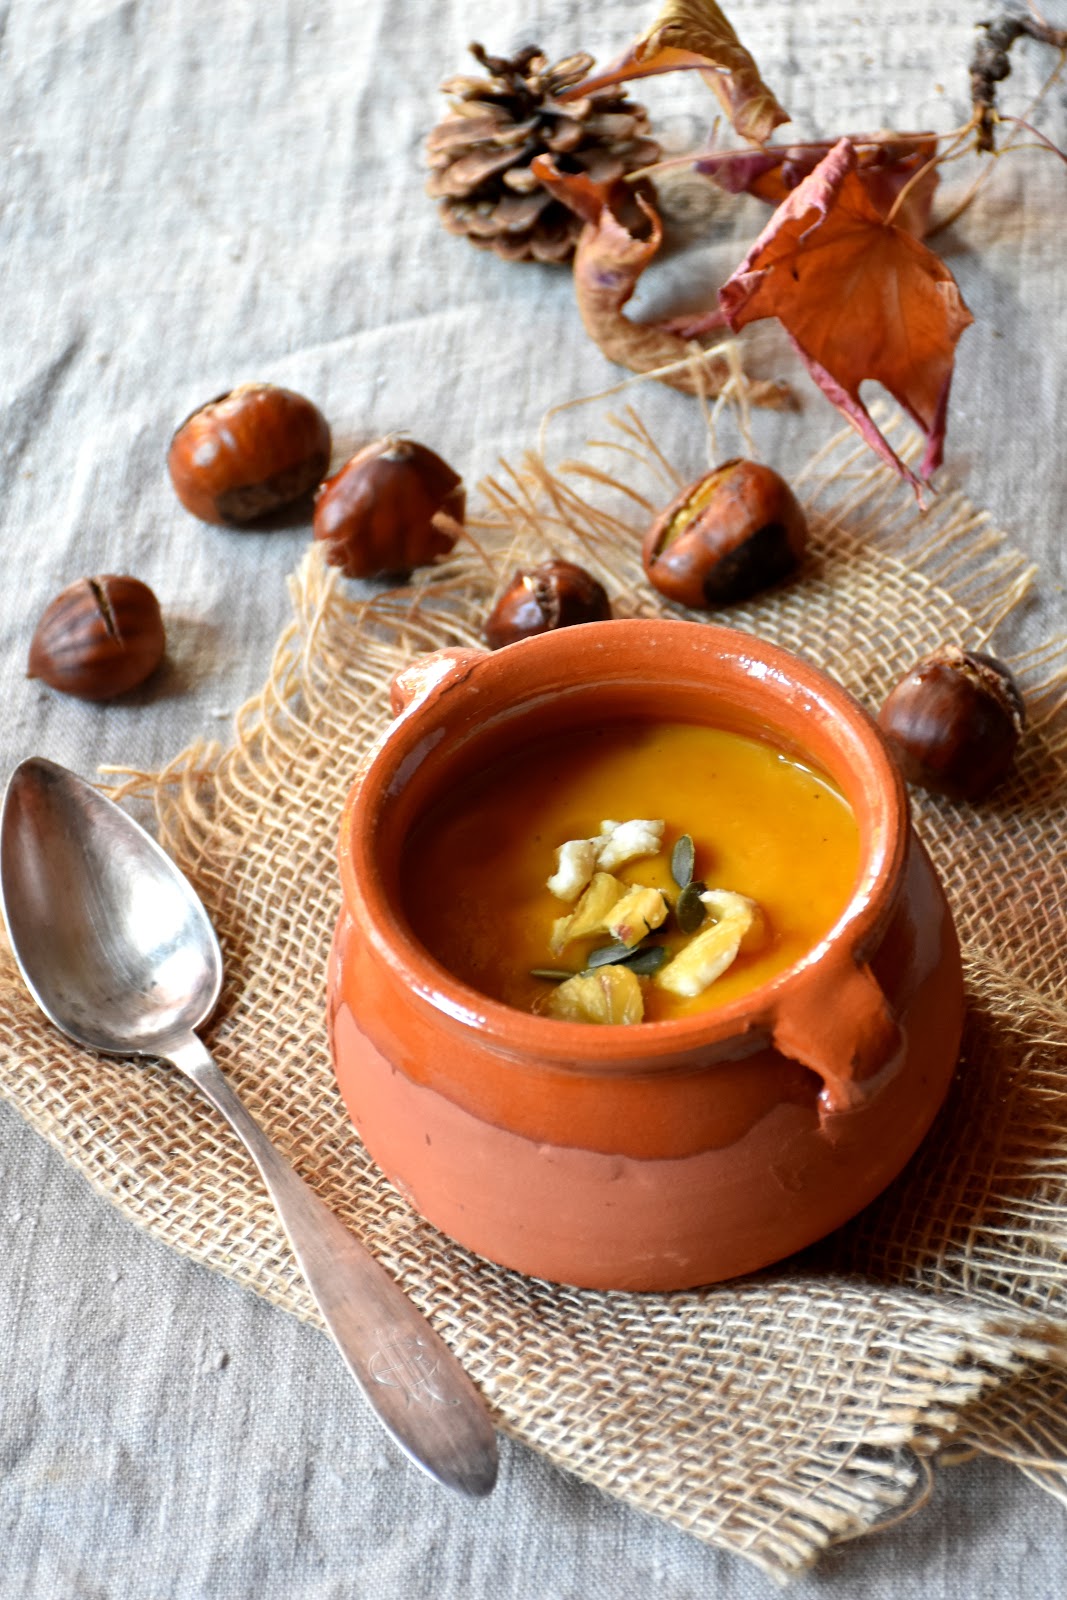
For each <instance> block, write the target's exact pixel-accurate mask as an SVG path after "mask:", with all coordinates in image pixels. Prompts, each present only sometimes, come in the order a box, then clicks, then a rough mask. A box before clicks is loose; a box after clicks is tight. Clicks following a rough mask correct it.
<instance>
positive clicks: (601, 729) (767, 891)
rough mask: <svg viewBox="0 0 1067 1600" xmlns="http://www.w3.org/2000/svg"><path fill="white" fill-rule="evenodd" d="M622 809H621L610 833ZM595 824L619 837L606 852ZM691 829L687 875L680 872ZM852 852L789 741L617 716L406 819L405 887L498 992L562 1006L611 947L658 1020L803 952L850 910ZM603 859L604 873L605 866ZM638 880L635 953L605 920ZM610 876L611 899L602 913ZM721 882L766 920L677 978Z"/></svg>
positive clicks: (855, 845)
mask: <svg viewBox="0 0 1067 1600" xmlns="http://www.w3.org/2000/svg"><path fill="white" fill-rule="evenodd" d="M615 818H622V819H624V820H623V822H621V823H616V824H614V830H613V827H612V819H615ZM639 821H643V822H644V823H645V824H646V832H645V833H644V835H641V834H640V833H638V834H637V835H636V836H635V837H636V848H634V849H632V850H631V848H630V847H628V846H627V844H626V842H625V839H626V836H625V834H624V832H623V830H624V829H625V828H626V827H627V825H628V824H630V825H631V826H632V824H634V823H637V822H639ZM649 830H651V831H649ZM599 838H605V839H607V840H609V841H610V840H612V839H613V838H614V839H618V838H622V840H623V843H622V845H621V846H620V847H618V848H616V849H615V850H614V852H613V854H611V855H609V854H606V853H605V852H604V851H603V850H601V852H600V859H599V860H598V859H597V849H596V846H597V843H598V839H599ZM685 839H689V840H691V841H692V848H691V851H690V857H691V859H690V862H689V865H688V871H687V872H685V873H684V874H683V873H681V872H679V871H678V870H677V869H676V871H675V872H673V873H672V857H673V856H674V852H675V849H676V847H677V846H678V843H679V841H680V840H685ZM578 842H581V843H582V844H583V845H585V846H586V849H585V851H584V863H585V865H586V867H587V868H588V869H590V870H588V871H587V873H586V874H584V881H583V874H582V872H581V871H579V873H578V875H577V877H575V876H573V875H572V876H571V878H570V881H569V882H567V883H565V884H563V885H560V884H559V883H558V882H557V881H556V879H557V877H558V872H559V868H560V865H561V863H560V857H561V854H562V853H563V852H564V851H566V850H567V846H568V844H569V843H578ZM571 854H572V855H574V854H576V852H573V851H572V852H571ZM620 858H621V859H620ZM858 860H859V833H858V829H857V827H856V822H855V818H854V817H853V815H852V812H851V810H850V809H849V807H848V805H847V803H846V801H845V799H844V797H843V795H842V794H841V792H840V790H839V789H837V787H836V786H835V785H834V784H833V783H832V782H831V781H830V780H829V779H828V778H826V777H825V776H824V775H823V774H821V773H819V772H817V771H815V770H814V769H812V768H811V767H810V766H807V765H804V764H803V763H801V762H799V761H798V760H797V759H796V758H795V757H794V756H792V755H790V754H789V753H787V752H786V751H784V750H782V749H780V748H777V747H776V746H775V745H773V744H772V743H770V742H768V741H767V740H765V739H757V738H752V737H750V736H746V735H744V734H741V733H737V732H734V731H733V730H731V729H725V728H715V727H705V726H701V725H699V724H697V723H681V722H679V723H670V722H663V723H660V722H646V721H634V722H626V721H621V722H611V723H606V724H600V725H594V726H591V727H585V728H574V729H570V730H568V731H566V732H564V733H562V734H558V735H547V736H545V737H544V738H542V739H540V740H537V741H534V742H533V743H531V744H530V745H529V746H527V747H526V748H524V749H521V750H519V751H516V752H514V753H511V754H509V755H508V756H506V757H503V758H501V759H500V760H499V761H498V762H496V763H495V764H493V765H491V766H490V767H489V768H488V769H485V770H482V771H480V772H478V773H476V774H474V775H472V777H470V778H468V779H467V780H466V781H465V782H464V783H462V784H461V785H459V787H458V788H456V789H454V790H452V791H451V792H450V793H449V794H448V796H447V797H446V798H445V799H444V800H442V801H441V802H439V803H438V805H436V806H434V807H433V808H432V809H431V810H430V812H429V813H428V814H427V815H426V816H425V817H424V818H423V819H422V820H421V821H420V823H419V824H418V826H417V827H416V829H415V830H414V831H413V833H412V836H411V840H410V845H409V847H408V849H407V850H406V852H405V859H404V863H403V868H402V871H403V888H402V899H403V904H404V909H405V911H406V913H407V916H408V917H409V919H410V922H411V926H412V928H413V930H414V932H415V933H416V935H417V936H418V938H419V939H420V940H421V941H422V943H423V944H424V945H425V946H426V948H427V949H428V950H429V951H430V952H431V954H432V955H434V956H435V957H436V958H437V960H438V961H440V962H441V964H442V966H444V967H446V968H447V969H448V970H449V971H450V972H451V973H453V974H454V975H455V976H456V977H457V978H459V979H460V980H461V981H462V982H464V983H468V984H470V986H471V987H472V988H474V989H477V990H480V991H481V993H483V994H485V995H488V996H490V997H491V998H492V999H494V1000H500V1001H503V1002H504V1003H505V1004H506V1005H511V1006H516V1007H518V1008H520V1009H522V1010H526V1011H532V1012H537V1013H541V1014H543V1015H547V1016H553V1015H559V1014H561V1011H562V1009H563V1008H561V1007H560V1006H559V1005H558V1004H557V995H555V994H554V993H553V990H554V989H556V988H557V986H560V985H564V984H566V983H567V980H568V976H573V975H578V974H580V973H582V972H583V971H594V972H595V971H600V972H601V973H603V972H604V971H605V969H606V968H607V967H608V966H610V965H615V964H616V962H614V961H609V960H606V959H603V958H605V957H610V956H611V954H612V944H614V947H615V950H616V952H617V953H618V955H620V956H621V961H620V962H619V963H618V964H620V965H622V966H623V967H625V968H626V969H627V971H628V972H630V971H634V972H635V976H636V977H638V978H640V987H639V988H637V986H636V983H635V985H634V988H635V989H636V992H637V994H638V997H639V1000H638V1005H639V1010H640V1020H645V1021H663V1020H667V1019H670V1018H675V1017H682V1016H688V1015H690V1014H693V1013H695V1012H698V1011H701V1010H704V1009H706V1008H708V1007H711V1006H715V1005H722V1004H724V1003H726V1002H727V1001H729V1000H733V999H736V998H738V997H739V996H740V995H743V994H745V993H746V992H747V991H749V990H751V989H754V988H757V987H758V986H759V985H760V984H762V983H764V982H766V981H767V980H768V979H770V978H773V977H775V976H777V974H779V973H780V972H782V971H784V970H785V969H786V968H787V967H790V966H792V965H794V963H795V962H797V961H799V960H800V958H801V957H802V956H804V955H806V954H807V952H808V951H809V950H811V949H812V948H813V947H814V946H815V945H816V944H817V943H818V942H819V940H820V939H821V938H823V937H824V935H825V934H826V933H827V932H828V930H829V929H830V928H831V927H832V926H833V924H834V922H836V920H837V918H838V917H839V916H840V914H841V912H842V910H843V909H844V907H845V904H846V902H847V900H848V897H849V895H850V893H851V890H852V886H853V883H854V881H855V878H856V871H857V866H858ZM604 864H606V865H607V866H608V867H609V868H610V869H611V870H610V871H608V872H604V871H600V870H597V869H598V868H599V867H600V866H602V865H604ZM683 875H684V876H686V878H687V880H688V881H687V882H686V883H682V882H680V881H679V878H680V877H681V876H683ZM640 889H648V890H650V891H652V893H651V895H649V896H647V897H645V898H646V915H648V916H649V918H650V922H651V924H652V925H651V926H649V927H648V928H647V930H646V929H644V927H643V925H641V926H640V927H639V929H638V930H634V931H641V932H642V937H640V938H639V939H633V940H632V943H631V944H630V947H629V948H630V951H631V952H632V953H629V954H628V953H627V942H626V940H620V939H615V940H614V941H612V940H611V938H610V935H611V932H612V929H613V927H617V926H618V925H619V924H618V923H617V922H614V923H613V921H612V917H613V914H614V913H615V912H616V910H617V908H618V907H619V905H620V904H621V906H622V907H623V914H624V915H625V908H626V906H627V904H632V905H636V907H637V910H638V913H640V909H641V897H640V896H639V895H637V894H636V893H635V892H634V891H637V890H640ZM694 889H703V890H704V891H705V898H706V900H708V899H710V900H711V901H712V904H711V906H710V908H709V907H708V906H706V905H704V906H702V904H701V902H700V899H699V894H697V895H696V896H694V894H693V892H692V891H693V890H694ZM605 890H606V894H607V898H608V900H609V901H610V904H609V905H608V906H607V908H606V910H605V914H604V917H603V919H596V906H595V902H596V900H597V898H598V895H599V899H600V901H601V902H603V901H604V899H605V893H604V891H605ZM627 891H631V892H630V894H627ZM722 892H725V894H726V895H727V896H730V897H732V899H736V898H737V897H738V896H742V897H744V898H745V899H746V900H747V901H748V902H749V903H750V904H751V905H752V906H753V907H754V908H755V912H756V916H757V918H758V927H753V926H751V925H750V926H749V928H748V929H746V931H745V932H746V936H743V937H741V938H740V939H739V940H738V941H737V945H738V948H737V949H736V951H735V952H734V954H733V956H732V958H731V960H730V961H729V962H728V963H727V965H726V966H725V967H724V968H723V969H722V970H721V972H720V973H719V974H717V975H716V976H715V978H714V979H711V980H710V981H708V982H707V983H700V982H699V975H698V979H697V982H695V983H693V982H691V983H688V984H687V983H685V982H684V981H683V982H681V983H680V984H678V983H675V982H672V974H674V973H675V972H676V971H682V972H683V978H684V967H685V965H686V961H685V959H684V958H685V957H686V956H687V953H688V952H690V951H693V950H695V953H697V954H699V943H700V942H705V943H706V942H707V940H708V936H709V934H711V933H712V931H713V927H714V919H715V914H716V910H717V909H718V904H717V902H716V901H715V899H714V898H713V897H714V896H715V895H716V893H719V894H720V895H721V894H722ZM683 895H685V899H684V900H683V898H682V897H683ZM587 905H589V906H590V909H591V911H592V919H591V917H590V915H589V913H586V915H585V916H584V919H583V907H585V906H587ZM649 905H650V906H651V910H649V909H648V907H649ZM687 905H690V906H693V908H694V911H695V913H696V917H697V918H699V921H697V922H696V925H695V926H691V925H690V924H691V923H692V921H693V917H692V915H690V916H689V917H688V918H687V917H686V914H685V908H686V906H687ZM730 905H731V901H729V900H728V901H727V908H728V909H729V908H730ZM568 907H569V908H570V915H569V916H567V917H565V916H562V915H561V913H564V912H566V911H567V909H568ZM701 910H703V911H704V915H703V916H701V915H700V913H701ZM565 922H570V923H571V925H572V928H574V929H575V931H574V933H573V935H572V936H571V937H567V933H568V929H567V928H566V927H565V926H563V927H562V928H561V924H563V923H565ZM754 935H755V937H754ZM606 940H607V941H608V942H607V943H606V942H605V941H606ZM649 957H651V958H652V960H651V961H650V960H649V959H648V958H649ZM598 958H599V959H598ZM642 958H645V959H644V960H642ZM590 960H591V961H592V963H593V965H592V967H589V966H587V963H588V962H589V961H590ZM650 967H652V970H651V971H650V970H648V969H649V968H650ZM707 970H710V969H708V968H705V971H707ZM694 991H695V992H694ZM559 992H560V994H564V993H566V990H565V989H562V988H561V989H560V991H559ZM631 1010H632V1007H631ZM573 1020H581V1017H580V1015H574V1016H573ZM590 1020H595V1019H594V1018H590ZM605 1020H608V1019H605ZM620 1020H621V1019H620ZM627 1020H630V1019H629V1018H627ZM632 1020H639V1018H637V1017H634V1018H633V1019H632Z"/></svg>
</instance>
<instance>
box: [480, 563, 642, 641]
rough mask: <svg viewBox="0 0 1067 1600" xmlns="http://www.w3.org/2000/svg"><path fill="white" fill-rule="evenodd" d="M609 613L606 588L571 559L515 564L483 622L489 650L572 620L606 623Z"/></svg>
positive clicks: (571, 624) (545, 631) (568, 623)
mask: <svg viewBox="0 0 1067 1600" xmlns="http://www.w3.org/2000/svg"><path fill="white" fill-rule="evenodd" d="M610 616H611V601H610V600H609V599H608V591H607V590H606V589H605V588H604V585H603V584H602V583H599V582H598V581H597V579H596V578H594V577H593V575H592V573H590V572H586V570H585V568H584V567H579V566H577V565H576V564H575V563H574V562H573V561H543V562H542V563H541V565H540V566H538V567H526V568H520V569H519V571H518V572H516V574H515V576H514V577H513V578H512V580H511V582H510V583H509V584H508V586H507V588H506V589H505V590H504V593H503V594H502V595H501V596H500V599H499V600H498V601H497V603H496V605H495V606H494V607H493V609H492V611H491V612H490V613H489V616H488V617H487V618H486V622H485V641H486V643H487V644H488V646H489V648H490V650H499V649H501V647H502V646H503V645H506V644H514V643H515V642H516V640H518V639H529V638H532V637H533V635H534V634H535V633H550V632H551V631H552V629H553V628H569V627H571V626H573V624H574V623H577V622H606V621H607V620H608V618H609V617H610Z"/></svg>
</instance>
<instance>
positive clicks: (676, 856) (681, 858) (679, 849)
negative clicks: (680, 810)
mask: <svg viewBox="0 0 1067 1600" xmlns="http://www.w3.org/2000/svg"><path fill="white" fill-rule="evenodd" d="M695 863H696V846H695V845H694V843H693V840H692V837H691V835H690V834H688V833H683V834H682V836H681V838H680V839H678V840H677V841H676V843H675V846H674V849H673V850H672V851H671V877H672V878H673V879H674V881H675V883H676V884H677V885H678V887H679V889H688V887H689V885H690V884H691V883H692V881H693V867H694V865H695Z"/></svg>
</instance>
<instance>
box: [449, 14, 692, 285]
mask: <svg viewBox="0 0 1067 1600" xmlns="http://www.w3.org/2000/svg"><path fill="white" fill-rule="evenodd" d="M470 49H471V54H472V55H473V56H474V58H475V60H476V61H478V62H479V64H480V65H481V66H483V67H484V68H485V69H486V71H487V72H488V73H489V77H488V78H472V77H456V78H448V79H446V81H445V82H444V83H443V84H442V85H441V90H442V93H444V94H446V95H448V96H449V103H450V105H451V108H452V111H451V115H450V116H447V117H446V118H445V120H444V121H443V122H441V123H439V124H438V126H437V127H436V128H435V129H434V130H433V132H432V133H431V134H430V136H429V138H428V139H427V141H426V151H427V155H428V157H429V164H430V166H431V167H432V168H433V169H434V170H433V176H432V177H431V178H430V180H429V182H428V183H427V185H426V192H427V194H429V195H431V196H432V197H433V198H434V199H435V200H440V201H441V208H440V209H441V220H442V221H443V223H444V225H445V227H446V228H447V229H448V230H449V232H450V233H461V234H465V235H466V236H467V238H468V239H469V240H470V241H471V243H472V244H476V245H477V246H478V248H479V249H480V250H495V251H496V252H497V254H498V255H501V256H503V257H504V259H505V260H507V261H529V260H534V261H568V260H569V259H570V257H571V256H572V255H573V254H574V247H575V245H576V244H577V242H578V235H579V234H580V233H581V231H582V228H583V226H584V224H583V222H582V220H581V218H580V217H577V216H576V215H575V214H574V213H573V212H572V211H570V210H568V208H567V207H566V206H564V205H563V204H562V203H561V202H560V201H558V200H555V199H553V197H552V196H551V195H550V194H549V193H548V191H547V190H546V189H545V188H544V187H543V186H542V185H541V183H540V182H539V181H538V180H537V178H535V177H534V175H533V173H532V172H531V171H530V162H531V161H532V160H533V159H534V157H535V156H539V155H543V154H544V152H545V151H551V152H552V154H553V155H554V156H555V157H556V160H557V163H558V165H559V166H560V167H561V168H562V169H563V170H564V171H566V172H585V173H588V175H589V176H590V177H591V178H592V179H593V180H594V182H596V183H610V182H613V181H615V180H616V179H619V178H622V177H623V176H624V175H625V174H626V173H628V172H635V171H636V170H637V168H638V167H646V166H648V165H649V164H650V163H651V162H653V161H656V160H658V158H659V154H660V149H659V145H658V144H657V143H656V142H655V140H654V139H650V138H648V137H647V134H648V114H647V112H646V111H645V108H644V106H639V105H635V104H634V102H633V101H632V100H628V99H627V98H626V94H625V91H624V90H621V89H615V88H609V89H596V90H594V92H593V93H592V94H590V95H587V96H585V97H584V98H583V99H580V100H570V101H565V102H561V101H560V100H559V99H558V98H557V97H558V96H559V95H560V94H561V93H562V92H563V91H564V90H566V89H569V88H570V87H571V86H572V85H574V84H576V83H580V82H581V81H582V79H583V78H586V77H588V76H589V72H590V70H591V68H592V66H593V57H592V56H588V55H576V56H568V57H567V58H566V60H564V61H558V62H557V63H556V65H555V66H554V67H550V66H549V65H548V58H547V57H546V56H545V55H544V54H543V53H542V51H541V50H539V49H538V47H537V46H536V45H526V46H525V48H524V49H522V50H520V51H519V53H518V55H516V56H515V57H514V58H513V59H512V60H510V61H509V60H507V59H506V58H505V57H502V56H491V55H488V54H487V53H486V51H485V50H484V49H483V48H482V46H481V45H480V44H472V45H471V47H470Z"/></svg>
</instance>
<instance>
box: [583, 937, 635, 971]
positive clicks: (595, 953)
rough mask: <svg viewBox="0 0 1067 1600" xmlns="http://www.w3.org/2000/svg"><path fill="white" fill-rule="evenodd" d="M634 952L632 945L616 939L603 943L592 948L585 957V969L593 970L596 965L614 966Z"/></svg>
mask: <svg viewBox="0 0 1067 1600" xmlns="http://www.w3.org/2000/svg"><path fill="white" fill-rule="evenodd" d="M633 953H634V952H633V946H632V945H628V944H623V942H622V940H621V939H616V940H615V941H614V942H613V943H612V944H602V945H601V946H600V947H599V949H597V950H590V952H589V954H588V955H587V956H586V958H585V970H586V971H587V972H591V971H593V970H594V969H595V968H596V967H613V966H614V965H615V963H616V962H617V961H625V959H626V957H627V956H632V955H633Z"/></svg>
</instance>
